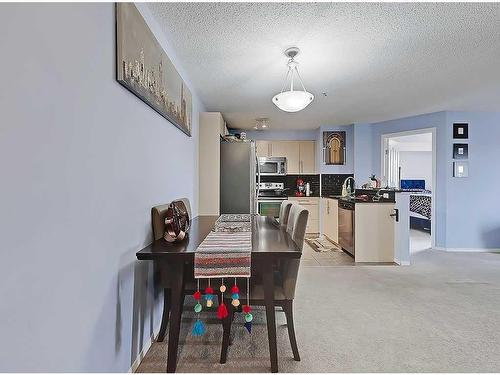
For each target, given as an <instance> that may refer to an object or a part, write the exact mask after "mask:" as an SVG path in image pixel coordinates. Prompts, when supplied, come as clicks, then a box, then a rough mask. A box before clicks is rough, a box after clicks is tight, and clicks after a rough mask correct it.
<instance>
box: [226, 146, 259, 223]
mask: <svg viewBox="0 0 500 375" xmlns="http://www.w3.org/2000/svg"><path fill="white" fill-rule="evenodd" d="M255 176H256V157H255V142H253V141H252V142H221V144H220V213H221V214H255V213H256V206H257V199H256V181H255Z"/></svg>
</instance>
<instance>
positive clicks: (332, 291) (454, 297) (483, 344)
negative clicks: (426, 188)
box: [138, 250, 500, 372]
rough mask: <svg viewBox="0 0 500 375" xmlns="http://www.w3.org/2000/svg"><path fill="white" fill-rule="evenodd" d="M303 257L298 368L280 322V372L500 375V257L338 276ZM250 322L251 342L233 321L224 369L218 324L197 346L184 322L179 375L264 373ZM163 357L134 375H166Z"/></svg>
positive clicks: (263, 353)
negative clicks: (156, 374)
mask: <svg viewBox="0 0 500 375" xmlns="http://www.w3.org/2000/svg"><path fill="white" fill-rule="evenodd" d="M309 251H311V252H312V250H306V253H305V254H304V255H305V257H304V258H305V259H304V260H303V263H304V266H303V267H301V270H300V279H299V285H298V290H297V298H296V306H295V324H296V330H297V340H298V344H299V350H300V355H301V357H302V361H301V362H295V361H294V360H293V358H292V353H291V349H290V344H289V341H288V335H287V330H286V326H285V325H284V323H285V319H284V315H283V313H277V321H278V327H277V331H278V354H279V369H280V371H281V372H499V371H500V355H499V353H500V319H499V311H500V272H499V270H500V254H489V253H481V254H472V253H445V252H439V251H432V250H426V251H422V252H419V253H417V254H416V255H415V256H414V257H413V259H412V260H413V262H414V264H413V265H412V266H408V267H398V266H348V267H344V266H335V265H334V266H330V265H328V262H330V261H328V262H326V263H325V265H321V264H320V261H319V260H318V261H317V264H313V265H311V261H312V259H311V254H309ZM313 253H314V252H313ZM312 255H313V256H316V255H317V254H316V253H314V254H312ZM320 255H323V254H320ZM319 259H320V260H321V259H322V258H319ZM255 316H256V324H255V326H254V332H253V333H252V335H248V334H247V333H246V331H245V329H244V328H243V326H242V321H241V317H238V320H237V322H236V323H235V325H234V327H235V328H234V333H235V338H234V344H233V345H232V347H231V348H230V351H229V355H228V363H227V364H225V365H220V364H218V360H219V353H220V334H221V328H220V326H219V324H218V322H216V321H212V323H210V324H209V327H208V334H207V335H205V336H204V337H201V338H196V337H192V336H191V334H190V328H191V325H192V320H191V318H192V315H191V314H190V313H187V314H185V317H184V320H183V326H182V334H181V347H180V354H179V364H178V371H179V372H268V371H269V354H268V345H267V335H266V329H265V325H264V319H265V314H264V312H262V311H258V312H256V313H255ZM166 349H167V348H166V344H159V343H155V344H153V346H152V348H151V349H150V351H149V352H148V353H147V355H146V357H145V358H144V360H143V361H142V363H141V365H140V367H139V369H138V370H139V371H143V372H164V371H165V363H166Z"/></svg>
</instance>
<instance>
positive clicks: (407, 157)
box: [399, 151, 432, 190]
mask: <svg viewBox="0 0 500 375" xmlns="http://www.w3.org/2000/svg"><path fill="white" fill-rule="evenodd" d="M399 166H400V167H401V179H402V180H425V188H426V189H427V190H432V151H400V152H399Z"/></svg>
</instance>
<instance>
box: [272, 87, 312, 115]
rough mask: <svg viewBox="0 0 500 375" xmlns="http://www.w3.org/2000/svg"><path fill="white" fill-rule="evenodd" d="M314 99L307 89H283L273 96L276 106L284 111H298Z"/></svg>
mask: <svg viewBox="0 0 500 375" xmlns="http://www.w3.org/2000/svg"><path fill="white" fill-rule="evenodd" d="M313 99H314V95H313V94H311V93H310V92H307V91H283V92H281V93H279V94H278V95H275V96H274V97H273V103H274V104H276V107H278V108H279V109H281V110H282V111H285V112H298V111H302V110H303V109H304V108H306V107H307V106H308V105H309V103H311V102H312V101H313Z"/></svg>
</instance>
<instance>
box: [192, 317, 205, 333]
mask: <svg viewBox="0 0 500 375" xmlns="http://www.w3.org/2000/svg"><path fill="white" fill-rule="evenodd" d="M205 332H206V328H205V324H203V322H202V321H201V320H200V319H197V320H196V322H195V323H194V326H193V330H192V331H191V333H192V334H193V336H203V335H204V334H205Z"/></svg>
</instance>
